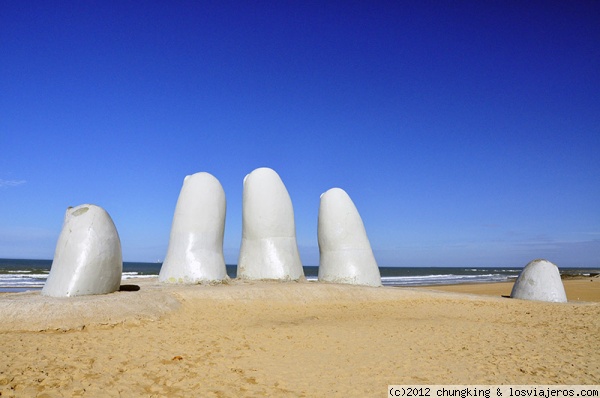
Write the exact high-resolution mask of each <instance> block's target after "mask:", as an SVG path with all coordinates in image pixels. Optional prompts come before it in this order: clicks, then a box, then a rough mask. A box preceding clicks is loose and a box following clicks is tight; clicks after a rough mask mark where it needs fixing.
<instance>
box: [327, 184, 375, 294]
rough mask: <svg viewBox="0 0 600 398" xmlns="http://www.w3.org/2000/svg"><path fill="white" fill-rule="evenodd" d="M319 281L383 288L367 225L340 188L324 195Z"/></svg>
mask: <svg viewBox="0 0 600 398" xmlns="http://www.w3.org/2000/svg"><path fill="white" fill-rule="evenodd" d="M318 238H319V252H320V264H319V281H324V282H334V283H347V284H352V285H367V286H381V274H380V273H379V267H378V266H377V262H376V261H375V256H374V255H373V251H372V250H371V244H370V243H369V238H368V237H367V232H366V231H365V226H364V224H363V222H362V219H361V218H360V215H359V214H358V210H357V209H356V207H355V206H354V203H353V202H352V199H350V197H349V196H348V194H347V193H346V192H345V191H344V190H343V189H340V188H332V189H330V190H329V191H327V192H325V193H324V194H322V195H321V203H320V206H319V225H318Z"/></svg>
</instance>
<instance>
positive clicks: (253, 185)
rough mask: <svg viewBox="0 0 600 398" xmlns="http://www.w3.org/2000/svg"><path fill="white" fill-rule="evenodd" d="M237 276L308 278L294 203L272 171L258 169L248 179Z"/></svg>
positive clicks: (285, 278)
mask: <svg viewBox="0 0 600 398" xmlns="http://www.w3.org/2000/svg"><path fill="white" fill-rule="evenodd" d="M237 276H238V278H241V279H277V280H298V279H300V278H302V277H304V270H303V269H302V263H301V262H300V255H299V253H298V245H297V243H296V226H295V224H294V209H293V207H292V200H291V199H290V195H289V194H288V191H287V189H286V188H285V185H283V182H282V181H281V178H279V175H278V174H277V173H276V172H275V171H273V170H271V169H269V168H259V169H256V170H254V171H253V172H252V173H250V174H248V175H247V176H246V177H245V178H244V193H243V197H242V244H241V247H240V257H239V260H238V269H237Z"/></svg>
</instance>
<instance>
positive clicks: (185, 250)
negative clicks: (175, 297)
mask: <svg viewBox="0 0 600 398" xmlns="http://www.w3.org/2000/svg"><path fill="white" fill-rule="evenodd" d="M225 211H226V202H225V191H223V187H222V186H221V183H219V181H218V180H217V179H216V178H215V177H213V176H212V175H211V174H209V173H196V174H193V175H189V176H187V177H185V179H184V180H183V187H182V188H181V192H180V193H179V199H178V200H177V205H176V206H175V215H174V216H173V224H172V226H171V236H170V238H169V248H168V249H167V255H166V257H165V261H164V262H163V265H162V267H161V269H160V273H159V275H158V280H159V281H160V282H165V283H184V284H194V283H203V282H213V281H221V280H223V279H227V270H226V268H225V259H224V257H223V235H224V233H225Z"/></svg>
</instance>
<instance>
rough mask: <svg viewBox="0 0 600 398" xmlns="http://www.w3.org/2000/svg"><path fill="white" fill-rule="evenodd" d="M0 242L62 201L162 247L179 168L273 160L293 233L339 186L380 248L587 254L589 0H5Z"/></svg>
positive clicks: (599, 7)
mask: <svg viewBox="0 0 600 398" xmlns="http://www.w3.org/2000/svg"><path fill="white" fill-rule="evenodd" d="M0 151H1V152H0V257H5V258H42V259H51V258H52V256H53V254H54V249H55V245H56V241H57V239H58V235H59V233H60V230H61V226H62V220H63V216H64V212H65V210H66V208H67V207H68V206H75V205H79V204H83V203H94V204H97V205H99V206H102V207H103V208H105V209H106V210H107V211H108V212H109V214H110V215H111V216H112V218H113V220H114V222H115V225H116V226H117V229H118V231H119V234H120V237H121V243H122V247H123V257H124V260H125V261H156V260H159V259H162V258H164V256H165V253H166V249H167V245H168V239H169V232H170V227H171V222H172V217H173V211H174V209H175V203H176V201H177V197H178V195H179V190H180V189H181V184H182V182H183V178H184V177H185V176H186V175H188V174H192V173H195V172H199V171H206V172H209V173H211V174H213V175H214V176H215V177H216V178H217V179H219V181H220V182H221V184H222V185H223V188H224V190H225V193H226V195H227V221H226V230H225V243H224V251H225V257H226V261H227V262H228V263H231V264H235V263H236V262H237V256H238V250H239V245H240V241H241V209H242V206H241V200H242V180H243V178H244V176H245V175H246V174H248V173H249V172H251V171H252V170H254V169H255V168H258V167H263V166H267V167H271V168H273V169H274V170H276V171H277V172H278V173H279V175H280V176H281V178H282V180H283V181H284V183H285V184H286V187H287V189H288V191H289V193H290V196H291V198H292V202H293V205H294V211H295V218H296V230H297V239H298V245H299V248H300V255H301V258H302V261H303V263H304V264H305V265H318V245H317V215H318V208H319V195H320V194H321V193H323V192H325V191H326V190H327V189H329V188H332V187H340V188H343V189H344V190H346V191H347V192H348V194H349V195H350V197H351V198H352V199H353V201H354V202H355V204H356V206H357V208H358V210H359V212H360V214H361V216H362V218H363V221H364V223H365V227H366V229H367V233H368V235H369V239H370V241H371V245H372V247H373V249H374V253H375V256H376V258H377V261H378V263H379V265H380V266H523V265H525V264H526V263H527V262H529V261H530V260H533V259H535V258H540V257H541V258H547V259H548V260H550V261H553V262H555V263H556V264H557V265H559V266H563V267H569V266H593V267H597V266H600V2H598V1H576V2H566V1H565V2H552V1H528V2H522V1H498V2H496V1H490V2H482V1H458V2H449V1H448V2H444V1H439V2H438V1H407V2H404V1H398V2H385V1H372V2H371V1H369V2H367V1H364V2H360V1H359V2H353V1H348V2H342V1H330V2H326V1H323V2H313V1H277V2H261V1H259V2H237V1H234V2H229V1H216V2H212V1H211V2H204V1H180V2H152V1H149V2H129V1H119V2H111V1H72V2H64V1H55V2H47V1H39V2H36V1H31V2H24V1H10V0H8V1H3V2H2V3H1V4H0Z"/></svg>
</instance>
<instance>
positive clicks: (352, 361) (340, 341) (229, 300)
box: [0, 278, 600, 398]
mask: <svg viewBox="0 0 600 398" xmlns="http://www.w3.org/2000/svg"><path fill="white" fill-rule="evenodd" d="M127 282H128V283H130V285H128V286H126V288H125V289H124V291H120V292H117V293H113V294H109V295H102V296H87V297H77V298H49V297H43V296H41V295H40V294H39V292H27V293H16V294H0V319H1V325H0V335H1V337H0V338H1V341H2V344H1V345H0V355H1V357H2V361H0V392H1V397H2V398H4V397H13V396H15V397H34V396H37V397H61V396H64V397H78V396H86V397H97V396H123V397H163V396H169V397H187V396H202V397H234V396H236V397H237V396H269V397H270V396H289V397H322V396H328V397H336V396H340V397H341V396H346V397H381V396H385V394H386V386H387V385H388V384H598V383H599V381H600V376H599V375H600V353H599V350H598V347H596V346H597V344H598V341H599V339H600V279H598V278H582V279H576V280H565V281H564V284H565V288H566V291H567V297H568V299H569V302H568V303H561V304H557V303H543V302H533V301H523V300H515V299H509V298H505V297H502V296H503V295H509V294H510V290H511V288H512V284H511V283H500V284H486V285H460V286H437V287H435V288H434V287H427V288H388V287H381V288H368V287H357V286H346V285H334V284H323V283H308V282H304V283H275V282H271V283H270V282H253V283H249V282H242V281H231V282H230V283H228V284H222V285H214V286H172V285H160V284H158V283H157V282H156V280H155V279H149V280H148V279H146V280H142V279H140V280H133V281H132V280H128V281H127Z"/></svg>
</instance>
